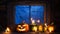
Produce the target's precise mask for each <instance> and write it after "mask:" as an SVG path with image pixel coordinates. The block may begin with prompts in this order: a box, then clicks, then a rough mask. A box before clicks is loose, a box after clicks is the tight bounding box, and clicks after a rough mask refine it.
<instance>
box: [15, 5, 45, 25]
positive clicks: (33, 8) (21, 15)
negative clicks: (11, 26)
mask: <svg viewBox="0 0 60 34" xmlns="http://www.w3.org/2000/svg"><path fill="white" fill-rule="evenodd" d="M15 9H16V12H15V24H20V23H22V21H24V20H25V22H26V23H28V24H30V18H33V19H34V20H35V21H36V20H38V19H39V20H40V22H41V23H44V6H42V5H17V6H15Z"/></svg>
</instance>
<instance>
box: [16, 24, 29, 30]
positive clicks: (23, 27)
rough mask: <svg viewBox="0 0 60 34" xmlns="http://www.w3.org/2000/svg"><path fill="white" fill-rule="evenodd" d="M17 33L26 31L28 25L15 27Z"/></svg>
mask: <svg viewBox="0 0 60 34" xmlns="http://www.w3.org/2000/svg"><path fill="white" fill-rule="evenodd" d="M17 30H18V31H28V30H29V25H28V24H22V25H18V26H17Z"/></svg>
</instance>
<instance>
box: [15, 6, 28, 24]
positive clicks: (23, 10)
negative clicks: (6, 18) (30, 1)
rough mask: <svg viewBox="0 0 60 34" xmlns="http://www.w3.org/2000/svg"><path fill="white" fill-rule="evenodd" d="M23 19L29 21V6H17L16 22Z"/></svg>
mask: <svg viewBox="0 0 60 34" xmlns="http://www.w3.org/2000/svg"><path fill="white" fill-rule="evenodd" d="M23 20H25V21H26V22H27V23H28V22H29V6H24V5H23V6H21V5H18V6H16V15H15V23H16V24H19V23H21V22H22V21H23Z"/></svg>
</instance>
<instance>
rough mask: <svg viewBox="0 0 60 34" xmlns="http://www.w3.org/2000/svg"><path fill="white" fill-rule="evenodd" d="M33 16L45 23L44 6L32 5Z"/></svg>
mask: <svg viewBox="0 0 60 34" xmlns="http://www.w3.org/2000/svg"><path fill="white" fill-rule="evenodd" d="M31 17H32V18H33V19H35V20H37V19H39V20H40V21H41V22H42V23H44V6H31Z"/></svg>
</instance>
